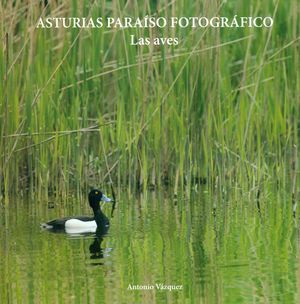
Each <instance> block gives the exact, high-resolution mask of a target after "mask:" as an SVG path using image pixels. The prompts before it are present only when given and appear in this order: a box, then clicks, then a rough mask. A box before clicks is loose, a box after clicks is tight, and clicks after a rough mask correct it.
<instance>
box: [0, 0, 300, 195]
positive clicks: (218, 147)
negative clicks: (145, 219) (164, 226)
mask: <svg viewBox="0 0 300 304" xmlns="http://www.w3.org/2000/svg"><path fill="white" fill-rule="evenodd" d="M0 11H1V23H0V34H1V44H0V45H1V52H0V62H1V65H0V77H1V83H0V92H1V96H0V133H1V141H0V152H1V153H0V157H1V159H0V163H1V164H0V187H1V190H2V198H8V197H9V195H10V194H24V193H36V194H37V195H38V196H40V195H41V196H45V193H55V194H57V195H64V194H67V193H69V191H77V193H78V194H80V193H81V190H82V188H86V187H89V186H91V185H100V186H102V187H105V184H109V183H110V182H112V183H113V184H114V185H116V186H118V187H121V186H124V187H126V188H127V189H128V191H133V190H135V189H143V190H145V189H147V188H148V187H151V188H153V187H159V188H161V187H163V186H165V185H169V186H171V187H172V189H174V192H175V193H177V192H178V191H179V190H181V189H183V188H184V187H185V186H186V187H187V188H186V189H191V188H193V187H195V186H196V184H199V183H203V182H205V181H207V183H208V185H209V186H210V187H217V188H220V190H222V191H223V192H224V191H225V189H228V187H234V188H235V189H236V191H239V190H240V189H242V190H243V191H250V193H252V192H253V194H254V195H259V189H260V188H261V187H263V185H264V184H265V182H266V181H271V182H273V183H274V184H277V185H278V186H281V187H286V186H287V185H288V187H289V189H290V193H292V192H293V193H294V194H295V193H296V192H297V191H296V190H297V189H296V186H295V185H296V182H295V180H296V176H297V162H296V160H297V156H298V154H299V153H298V144H299V111H300V99H299V87H300V81H299V69H298V68H296V67H299V66H300V63H299V15H298V14H297V13H298V12H299V3H298V1H297V0H290V1H271V0H269V1H264V2H262V1H258V0H255V1H250V2H247V1H227V2H224V3H223V2H222V3H221V2H220V1H216V0H214V1H211V0H204V1H191V0H182V1H173V2H170V3H169V2H166V1H165V2H163V1H150V0H149V1H144V2H143V5H137V3H135V1H105V2H104V1H101V2H100V1H92V2H91V1H80V2H78V1H63V2H62V1H49V3H48V2H47V1H44V2H42V1H29V2H23V1H2V2H1V4H0ZM237 12H238V14H239V15H240V16H252V15H253V16H254V15H256V16H274V26H273V27H272V28H271V29H268V28H264V29H258V28H232V29H216V28H207V29H196V30H195V29H194V30H192V29H190V28H187V29H178V28H177V29H173V30H170V29H168V28H165V29H160V30H157V29H153V30H147V29H145V30H141V29H138V30H137V29H126V30H120V29H115V30H113V29H110V30H108V29H105V28H101V29H78V28H72V29H63V28H60V29H53V28H52V29H37V28H36V27H35V24H36V22H37V20H38V18H39V17H40V16H48V15H51V16H56V17H67V16H79V17H82V16H93V17H98V16H106V15H113V16H120V17H121V16H129V15H130V16H140V17H142V16H145V15H157V16H158V15H159V16H170V15H173V16H200V15H203V16H215V15H218V14H220V15H222V16H233V15H235V14H236V13H237ZM131 34H133V35H135V36H136V37H146V36H149V35H150V36H156V35H164V36H170V37H179V41H180V43H179V45H178V46H176V47H175V46H174V47H165V46H144V47H137V46H130V45H129V41H130V35H131ZM225 185H226V187H225ZM293 185H294V186H293Z"/></svg>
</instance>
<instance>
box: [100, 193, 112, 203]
mask: <svg viewBox="0 0 300 304" xmlns="http://www.w3.org/2000/svg"><path fill="white" fill-rule="evenodd" d="M101 200H102V201H104V202H111V201H112V199H110V198H109V197H107V196H106V195H104V194H102V198H101Z"/></svg>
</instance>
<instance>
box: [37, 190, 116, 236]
mask: <svg viewBox="0 0 300 304" xmlns="http://www.w3.org/2000/svg"><path fill="white" fill-rule="evenodd" d="M88 201H89V205H90V207H91V208H92V210H93V213H94V216H71V217H64V218H60V219H55V220H52V221H49V222H47V223H42V224H41V227H42V228H44V229H49V230H51V231H54V232H59V231H65V232H67V233H89V232H92V233H94V232H96V230H97V229H98V231H99V229H102V230H107V228H108V227H109V220H108V218H107V217H106V215H105V214H104V213H103V212H102V210H101V207H100V202H101V201H104V202H113V200H112V199H110V198H108V197H107V196H106V195H104V194H103V193H102V191H100V190H98V189H92V190H91V191H90V192H89V195H88Z"/></svg>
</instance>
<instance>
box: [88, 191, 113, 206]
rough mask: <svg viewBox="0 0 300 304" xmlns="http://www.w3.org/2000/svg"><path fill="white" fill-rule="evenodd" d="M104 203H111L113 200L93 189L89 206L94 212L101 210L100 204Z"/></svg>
mask: <svg viewBox="0 0 300 304" xmlns="http://www.w3.org/2000/svg"><path fill="white" fill-rule="evenodd" d="M101 201H103V202H111V201H112V200H111V199H110V198H108V197H107V196H106V195H104V194H103V193H102V192H101V191H100V190H98V189H92V190H91V191H90V193H89V204H90V206H91V208H92V209H93V210H96V209H99V207H100V205H99V203H100V202H101Z"/></svg>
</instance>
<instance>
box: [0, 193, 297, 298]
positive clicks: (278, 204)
mask: <svg viewBox="0 0 300 304" xmlns="http://www.w3.org/2000/svg"><path fill="white" fill-rule="evenodd" d="M214 205H215V206H216V207H217V208H216V210H215V211H214V209H213V206H214ZM49 206H50V207H52V206H51V204H50V205H49V204H48V202H47V201H45V202H37V201H35V200H11V202H10V203H9V205H8V206H7V207H2V208H1V211H0V219H1V222H0V223H1V227H0V241H1V260H0V277H1V284H0V295H1V303H22V304H23V303H230V304H231V303H299V301H300V296H299V294H298V293H299V292H298V288H297V287H298V286H300V271H299V250H298V248H299V229H298V224H297V221H295V220H294V219H293V217H292V213H291V206H290V203H289V202H286V201H285V199H284V196H281V195H279V194H274V195H269V196H266V198H264V200H263V201H262V202H261V211H260V212H259V210H258V209H257V204H256V202H254V201H251V199H249V198H247V196H246V195H245V197H239V198H238V199H237V197H236V196H233V195H232V197H230V196H229V195H227V197H226V198H224V197H223V198H219V197H211V196H209V195H208V194H207V193H205V192H203V193H201V194H200V193H197V194H194V195H192V197H190V198H186V197H184V195H183V196H181V197H180V198H178V200H177V201H174V200H173V199H172V196H171V195H168V194H166V193H159V194H158V193H154V192H153V193H146V194H143V195H138V196H128V195H127V194H125V193H124V194H122V195H121V199H120V200H119V201H118V204H117V209H116V210H115V213H114V217H113V218H111V219H110V221H111V227H110V229H109V233H108V235H106V236H105V237H97V235H95V234H85V235H68V234H64V233H50V232H48V231H44V230H43V229H41V228H40V226H39V224H40V223H41V222H44V221H47V220H50V219H53V218H56V217H63V216H68V215H80V214H90V210H89V207H88V203H87V201H82V202H80V201H76V200H71V199H69V201H68V202H67V203H64V204H63V203H60V202H59V201H57V202H56V201H55V202H54V205H53V207H54V208H51V209H49V208H48V207H49ZM104 212H105V213H106V214H107V215H110V207H109V205H108V204H106V206H105V207H104ZM160 283H161V284H164V285H172V286H174V285H176V286H180V285H182V289H180V290H172V291H169V290H159V289H157V288H156V286H155V284H160ZM152 285H153V286H154V287H155V288H154V289H151V290H150V289H149V288H148V289H146V290H132V289H131V287H133V286H136V288H146V287H141V286H147V287H149V286H150V287H151V286H152ZM133 288H134V287H133Z"/></svg>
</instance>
